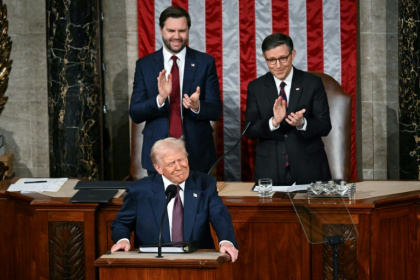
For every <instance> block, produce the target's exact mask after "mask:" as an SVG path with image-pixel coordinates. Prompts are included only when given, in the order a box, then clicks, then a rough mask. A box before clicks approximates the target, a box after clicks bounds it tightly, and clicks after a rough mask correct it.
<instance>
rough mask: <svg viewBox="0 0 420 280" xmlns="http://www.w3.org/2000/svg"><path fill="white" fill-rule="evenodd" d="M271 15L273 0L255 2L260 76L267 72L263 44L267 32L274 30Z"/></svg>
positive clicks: (256, 48)
mask: <svg viewBox="0 0 420 280" xmlns="http://www.w3.org/2000/svg"><path fill="white" fill-rule="evenodd" d="M271 15H272V12H271V0H261V1H256V2H255V37H256V44H255V50H256V58H257V76H258V77H259V76H262V75H264V74H265V73H266V72H267V64H266V63H265V59H264V57H263V56H262V51H261V44H262V42H263V40H264V38H265V37H267V34H271V33H272V32H273V31H272V30H273V24H272V18H271Z"/></svg>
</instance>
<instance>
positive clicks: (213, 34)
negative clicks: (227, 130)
mask: <svg viewBox="0 0 420 280" xmlns="http://www.w3.org/2000/svg"><path fill="white" fill-rule="evenodd" d="M222 38H223V22H222V0H213V1H206V48H207V53H209V54H210V55H212V56H213V57H214V59H215V61H216V69H217V75H218V77H219V85H220V99H221V100H222V102H223V48H222V46H223V45H222V43H223V41H222ZM223 123H224V118H223V115H222V118H221V119H220V121H219V122H217V126H216V130H215V131H214V132H213V133H215V139H216V141H215V142H216V149H217V156H218V157H221V156H222V155H223V151H224V148H223V131H224V126H223ZM216 169H217V172H216V174H221V177H222V178H224V177H223V175H224V162H223V161H221V162H220V163H219V164H218V165H217V167H216Z"/></svg>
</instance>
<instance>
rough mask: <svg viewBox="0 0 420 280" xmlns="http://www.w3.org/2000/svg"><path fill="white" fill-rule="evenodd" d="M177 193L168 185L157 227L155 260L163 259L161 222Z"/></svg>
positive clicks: (172, 186) (173, 186)
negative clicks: (163, 208)
mask: <svg viewBox="0 0 420 280" xmlns="http://www.w3.org/2000/svg"><path fill="white" fill-rule="evenodd" d="M176 192H177V188H176V186H175V185H169V186H168V187H167V188H166V192H165V194H166V204H165V211H163V214H162V218H161V219H160V227H159V240H158V255H157V256H156V258H163V257H162V229H163V220H164V218H165V215H166V212H167V211H168V203H169V201H171V199H172V198H173V197H175V195H176Z"/></svg>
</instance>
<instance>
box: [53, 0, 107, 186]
mask: <svg viewBox="0 0 420 280" xmlns="http://www.w3.org/2000/svg"><path fill="white" fill-rule="evenodd" d="M46 9H47V10H46V13H47V61H48V63H47V73H48V117H49V130H48V134H49V147H50V148H49V151H50V176H51V177H54V178H58V177H73V178H82V177H83V178H89V179H94V180H99V179H102V178H103V168H102V162H103V157H102V139H103V137H102V90H101V88H102V85H101V83H102V76H101V75H102V72H101V69H102V67H101V41H100V38H101V33H100V27H99V24H100V21H99V16H100V10H99V4H98V0H70V1H63V0H47V1H46Z"/></svg>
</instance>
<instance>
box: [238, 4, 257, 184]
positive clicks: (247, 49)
mask: <svg viewBox="0 0 420 280" xmlns="http://www.w3.org/2000/svg"><path fill="white" fill-rule="evenodd" d="M239 19H240V25H239V37H240V72H241V73H240V77H241V80H240V85H241V86H240V95H241V113H242V114H241V123H242V124H243V123H244V121H245V114H243V112H245V108H246V98H247V91H248V84H249V82H251V81H252V80H254V79H255V78H256V77H257V72H256V68H255V66H256V47H255V46H256V45H255V43H256V38H255V37H256V36H255V34H256V33H255V1H254V0H246V1H245V0H243V1H240V3H239ZM239 127H241V126H239ZM249 143H250V141H243V142H242V148H243V149H244V152H245V153H247V154H248V155H249V156H247V157H241V158H240V159H241V161H240V162H242V173H244V174H252V173H253V170H252V165H250V164H249V162H250V160H252V162H254V160H253V156H252V155H253V154H252V153H250V152H251V151H252V150H253V146H252V145H251V146H249V145H247V144H249ZM236 178H237V177H236ZM239 178H242V176H241V177H239Z"/></svg>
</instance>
